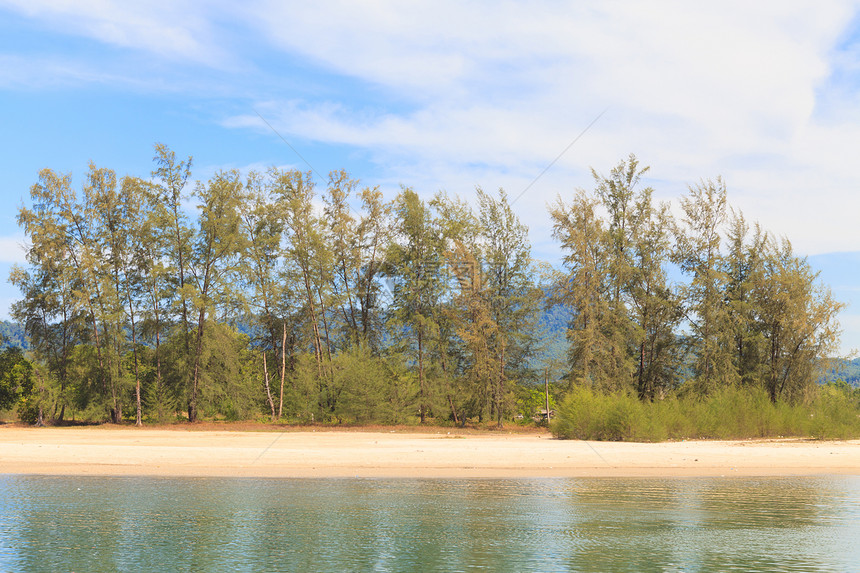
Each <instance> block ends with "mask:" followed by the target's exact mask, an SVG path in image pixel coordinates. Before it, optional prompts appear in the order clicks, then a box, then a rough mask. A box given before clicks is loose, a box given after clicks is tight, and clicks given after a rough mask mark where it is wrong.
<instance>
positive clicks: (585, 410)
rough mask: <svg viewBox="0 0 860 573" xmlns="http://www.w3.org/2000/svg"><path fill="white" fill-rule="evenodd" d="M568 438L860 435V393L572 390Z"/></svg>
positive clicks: (831, 389) (558, 429)
mask: <svg viewBox="0 0 860 573" xmlns="http://www.w3.org/2000/svg"><path fill="white" fill-rule="evenodd" d="M552 432H553V434H555V436H557V437H559V438H563V439H580V440H612V441H631V442H657V441H662V440H669V439H673V440H678V439H744V438H777V437H803V438H815V439H851V438H858V437H860V396H858V393H857V392H856V391H855V392H852V391H851V390H850V388H848V387H847V386H840V385H835V384H830V385H826V386H822V387H819V388H818V389H817V392H815V395H814V396H813V397H812V398H811V399H809V400H808V401H807V402H805V403H796V404H791V403H787V402H782V401H778V402H776V403H774V402H771V400H770V399H769V397H768V395H767V393H766V392H765V391H764V390H763V389H760V388H724V389H721V390H719V391H716V392H714V393H712V394H711V395H709V396H707V397H704V398H702V397H698V396H685V397H681V398H679V397H676V396H670V397H668V398H666V399H664V400H656V401H654V402H642V401H640V400H638V399H637V398H636V397H635V396H633V395H630V394H628V393H622V392H619V393H613V394H602V393H598V392H595V391H593V390H592V389H590V388H587V387H578V388H575V389H573V390H572V391H571V392H570V393H569V394H568V395H567V397H566V398H565V399H564V400H563V401H562V403H561V405H560V406H559V407H558V409H557V410H556V419H555V421H554V422H553V424H552Z"/></svg>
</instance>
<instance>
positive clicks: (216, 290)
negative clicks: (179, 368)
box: [188, 171, 242, 422]
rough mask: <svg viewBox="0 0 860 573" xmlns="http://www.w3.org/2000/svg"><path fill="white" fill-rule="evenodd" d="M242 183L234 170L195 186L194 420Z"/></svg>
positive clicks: (225, 291)
mask: <svg viewBox="0 0 860 573" xmlns="http://www.w3.org/2000/svg"><path fill="white" fill-rule="evenodd" d="M241 193H242V183H241V181H240V180H239V172H238V171H228V172H220V173H218V174H216V175H215V176H214V177H213V178H212V179H210V180H209V182H208V183H207V184H206V185H203V184H199V185H198V186H197V190H196V195H197V198H198V199H199V201H200V227H199V230H198V232H197V236H196V240H195V243H194V251H193V255H194V258H193V264H192V265H191V275H192V277H193V281H194V285H193V286H194V297H193V302H194V307H195V310H196V311H197V328H196V332H195V335H194V339H195V348H194V362H193V364H194V366H193V369H192V378H191V388H190V389H189V398H188V421H189V422H194V421H196V420H197V415H198V411H197V400H198V394H199V385H200V380H201V378H202V374H203V372H202V370H201V369H202V368H203V367H204V363H203V350H204V347H203V341H204V336H205V334H206V326H207V320H209V319H212V318H214V317H213V315H214V314H215V312H216V311H217V309H218V306H219V304H225V303H229V302H230V301H231V298H232V297H233V293H232V292H231V286H230V285H231V282H232V281H231V278H232V276H231V273H232V272H233V264H234V262H235V255H236V253H237V252H238V251H239V250H240V248H241V243H240V240H241V236H240V234H239V202H240V200H241Z"/></svg>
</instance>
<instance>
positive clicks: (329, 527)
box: [0, 475, 860, 572]
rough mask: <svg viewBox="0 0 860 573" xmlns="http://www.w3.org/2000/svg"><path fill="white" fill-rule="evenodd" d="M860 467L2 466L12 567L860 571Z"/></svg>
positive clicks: (2, 550) (0, 498)
mask: <svg viewBox="0 0 860 573" xmlns="http://www.w3.org/2000/svg"><path fill="white" fill-rule="evenodd" d="M858 541H860V477H833V478H779V479H774V478H767V479H741V478H730V479H710V478H696V479H661V480H656V479H539V480H407V479H398V480H382V479H324V480H323V479H321V480H265V479H221V478H218V479H214V478H212V479H204V478H201V479H185V478H182V479H177V478H93V477H36V476H2V475H0V571H52V572H53V571H157V570H162V571H167V570H169V571H226V570H231V571H298V570H304V571H418V570H421V571H467V570H481V569H483V570H487V571H637V572H639V571H860V543H858Z"/></svg>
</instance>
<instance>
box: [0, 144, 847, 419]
mask: <svg viewBox="0 0 860 573" xmlns="http://www.w3.org/2000/svg"><path fill="white" fill-rule="evenodd" d="M191 168H192V160H191V158H190V157H189V158H187V159H183V160H179V159H177V157H176V155H175V153H174V152H173V151H171V150H170V149H168V148H167V147H165V146H163V145H156V147H155V157H154V167H153V170H152V173H151V177H149V178H146V179H144V178H139V177H132V176H125V177H117V175H116V174H115V172H114V171H112V170H110V169H106V168H101V167H97V166H95V165H92V164H91V165H90V168H89V171H88V172H87V174H86V177H85V181H84V183H83V185H82V186H81V189H80V190H75V189H74V188H73V186H72V180H71V176H70V175H68V174H58V173H56V172H54V171H52V170H50V169H45V170H43V171H41V172H40V174H39V179H38V182H37V183H36V184H35V185H33V186H32V188H31V190H30V197H31V206H30V207H26V206H25V207H22V208H21V209H20V210H19V214H18V221H19V224H20V225H21V226H22V227H23V230H24V232H25V233H26V236H27V239H28V245H27V262H28V264H27V266H26V267H16V268H14V269H13V271H12V275H11V279H10V280H11V281H12V282H13V283H14V284H15V285H16V286H18V288H19V289H20V290H21V293H22V298H21V300H20V301H18V302H17V303H15V304H14V305H13V308H12V314H13V316H14V318H15V319H16V320H17V321H19V322H20V323H21V324H22V325H24V328H25V330H26V332H27V335H28V337H29V340H30V347H31V349H30V353H29V357H30V362H31V364H32V372H31V373H30V376H31V382H30V383H29V386H28V388H30V391H28V393H27V396H26V397H25V398H24V399H23V401H22V402H21V405H20V406H19V411H23V412H29V414H28V415H29V417H30V418H33V419H35V418H38V419H41V418H42V417H43V416H44V417H49V418H52V419H55V420H63V419H64V418H66V417H67V416H70V415H71V416H74V417H78V418H84V419H96V420H102V419H108V420H110V421H113V422H120V421H122V420H134V421H135V422H136V423H137V424H140V423H142V421H143V420H144V419H152V420H162V421H163V420H169V419H174V418H175V417H176V413H177V412H178V411H183V412H184V415H185V416H187V418H188V420H190V421H195V420H197V419H199V418H200V417H201V416H202V417H226V418H230V419H239V418H258V417H261V416H266V417H268V418H270V419H271V420H273V421H275V420H299V421H337V422H358V423H363V422H383V423H403V422H409V421H412V420H415V421H421V422H425V421H427V420H431V419H432V420H437V421H438V420H450V421H451V422H453V423H458V424H463V423H466V422H467V421H494V422H496V423H499V424H501V423H502V422H503V421H505V420H508V419H510V418H511V417H512V416H513V415H514V414H515V413H516V412H517V410H518V407H517V405H518V404H520V406H522V404H524V403H534V402H535V400H534V396H533V395H532V394H534V393H535V392H536V390H534V388H533V384H534V383H535V382H537V381H538V380H540V381H543V378H544V377H545V376H547V377H552V378H553V381H554V382H555V388H556V390H557V391H561V392H564V391H565V390H566V389H568V388H572V387H573V386H576V385H588V386H591V387H594V388H596V389H600V390H617V389H622V390H625V391H630V392H633V393H635V394H636V395H637V396H638V397H639V398H640V399H642V400H655V399H660V398H662V397H664V396H666V395H668V394H669V393H671V392H676V391H681V392H693V393H700V394H703V395H705V394H707V393H709V392H711V391H713V390H714V389H716V388H719V387H722V386H726V385H760V386H762V387H764V388H766V389H767V391H768V394H769V396H770V397H771V399H772V400H774V401H776V400H779V399H796V398H799V397H802V395H803V393H804V392H807V391H809V390H810V389H811V388H812V385H813V383H814V380H815V377H816V373H817V371H818V369H819V368H820V367H821V366H822V361H823V360H824V359H825V358H826V357H827V356H828V355H829V354H830V353H832V352H833V351H834V350H835V348H836V347H837V344H838V324H837V323H836V314H837V312H838V311H839V309H840V308H841V307H840V305H839V304H838V303H836V302H834V301H833V300H832V298H831V297H830V294H829V292H828V291H827V289H826V288H825V287H823V286H821V285H819V284H818V283H817V276H816V274H815V273H814V272H812V270H811V269H810V268H809V266H808V264H807V263H806V261H805V259H803V258H802V257H798V256H797V255H795V254H794V253H793V251H792V250H791V246H790V243H789V242H788V241H787V240H784V239H783V240H777V239H775V238H774V237H772V236H771V235H770V234H768V233H767V232H765V231H763V230H761V229H760V228H759V227H758V226H757V225H756V226H753V228H752V230H751V229H750V225H749V224H748V223H747V222H746V221H745V220H744V219H743V217H742V215H740V214H739V213H737V212H735V211H733V210H731V209H730V208H729V207H728V205H727V203H726V191H725V186H724V185H723V184H722V182H721V181H720V180H716V181H707V182H702V183H701V184H699V185H696V186H693V187H691V188H690V192H689V194H688V195H687V196H686V197H684V198H682V199H681V208H682V211H683V216H682V217H681V218H679V219H677V220H676V219H675V218H673V216H672V214H671V211H670V207H669V206H668V205H666V204H656V203H655V202H654V201H653V199H652V195H653V191H652V190H651V189H650V188H643V189H640V188H639V179H640V177H641V175H642V173H643V172H644V171H645V170H644V169H640V168H639V165H638V162H637V160H636V158H635V157H634V156H632V155H631V156H630V158H628V159H627V160H625V161H622V162H621V163H620V164H619V165H618V166H617V167H616V168H615V169H613V170H612V171H611V174H610V175H609V176H608V177H604V176H602V175H600V174H598V173H596V172H595V173H594V177H595V183H596V185H595V189H594V190H593V191H590V192H589V191H584V190H580V191H578V192H576V193H575V194H574V195H572V196H571V197H566V198H565V197H559V198H558V199H557V201H556V202H555V203H554V204H553V205H552V206H550V217H551V220H552V224H553V225H554V236H555V237H556V239H557V240H558V241H559V242H560V244H561V248H562V252H563V253H564V261H563V268H562V269H556V270H553V269H551V268H550V267H549V265H546V264H541V263H539V262H536V261H534V260H533V259H532V257H531V245H530V243H529V240H528V230H527V228H526V227H525V225H523V224H522V222H521V221H520V220H519V218H518V216H517V214H516V212H515V210H514V209H513V207H512V205H511V201H510V200H509V198H508V196H507V195H506V194H505V192H504V191H502V190H500V191H499V192H498V193H495V194H493V193H487V192H484V191H483V190H481V189H477V192H476V200H475V205H474V208H473V207H471V206H470V205H469V204H467V203H466V202H465V201H463V200H462V199H460V198H458V197H456V196H454V197H452V196H449V195H448V194H446V193H442V192H440V193H436V194H435V195H434V196H433V197H432V198H429V199H425V198H422V197H421V196H420V195H419V194H418V193H416V192H415V191H414V190H413V189H411V188H409V187H402V188H401V190H400V192H399V193H398V194H397V196H396V197H395V198H393V199H392V200H390V201H386V200H385V199H384V198H383V195H382V193H381V191H380V190H379V189H378V188H372V187H361V185H360V182H358V181H356V180H354V179H352V178H351V177H350V176H349V174H348V173H346V172H344V171H334V172H332V173H330V174H329V177H328V181H327V182H325V185H324V188H323V189H321V190H318V189H317V182H315V181H314V178H313V174H312V173H310V172H307V173H306V172H302V171H298V170H292V169H286V170H284V169H275V168H273V169H270V170H268V171H266V172H262V173H261V172H251V173H249V174H247V175H242V174H241V173H239V172H238V171H222V172H219V173H217V174H215V175H214V176H213V177H211V178H210V179H209V180H208V181H205V182H203V181H197V182H195V181H194V180H193V179H192V172H191ZM673 268H674V269H678V271H679V272H680V273H682V274H683V276H684V277H686V278H685V279H684V280H677V281H672V280H670V279H669V274H668V273H669V272H670V269H673ZM555 306H561V307H563V308H565V309H567V310H569V311H570V313H571V316H572V319H571V322H570V324H569V325H568V328H567V329H566V332H550V333H547V332H543V331H542V325H541V323H542V320H541V319H542V317H544V316H546V313H547V309H548V308H550V307H555ZM561 330H565V329H561ZM565 336H566V337H567V340H568V346H569V348H570V352H569V355H568V356H564V357H557V356H552V355H551V353H548V352H547V350H546V349H547V341H548V340H550V341H551V338H552V337H565ZM22 387H23V386H22ZM520 409H522V408H520Z"/></svg>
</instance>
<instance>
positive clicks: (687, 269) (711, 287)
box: [675, 178, 737, 393]
mask: <svg viewBox="0 0 860 573" xmlns="http://www.w3.org/2000/svg"><path fill="white" fill-rule="evenodd" d="M681 208H682V209H683V211H684V215H685V216H684V219H683V221H682V225H681V226H679V227H678V229H677V231H676V240H677V243H678V248H677V251H676V254H675V262H676V263H677V264H678V265H679V266H680V268H681V271H682V272H684V273H685V274H687V275H689V277H690V283H689V285H688V286H686V288H685V289H684V293H683V296H684V300H685V306H686V309H687V320H688V322H689V323H690V325H691V330H692V333H691V337H690V340H689V343H690V347H691V348H692V351H693V354H694V355H695V357H696V363H695V367H694V374H695V380H696V385H697V386H698V389H699V391H700V392H702V393H708V392H710V391H712V390H713V389H714V388H717V387H721V386H726V385H731V384H734V383H735V382H736V381H737V370H736V369H735V368H734V367H733V364H732V353H731V352H730V350H729V349H730V348H731V342H730V338H731V334H730V333H731V327H730V319H729V313H728V308H727V305H726V302H725V292H726V288H727V283H728V279H727V277H726V275H725V273H724V272H723V270H722V269H723V268H724V265H723V262H722V255H721V253H720V244H721V242H722V236H721V234H720V229H721V227H722V225H723V224H724V223H725V222H726V218H727V209H728V204H727V201H726V186H725V184H724V183H723V181H722V180H721V179H720V178H717V179H716V180H715V181H703V182H702V183H700V184H698V185H695V186H691V187H690V189H689V194H688V196H687V197H683V198H682V199H681Z"/></svg>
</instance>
